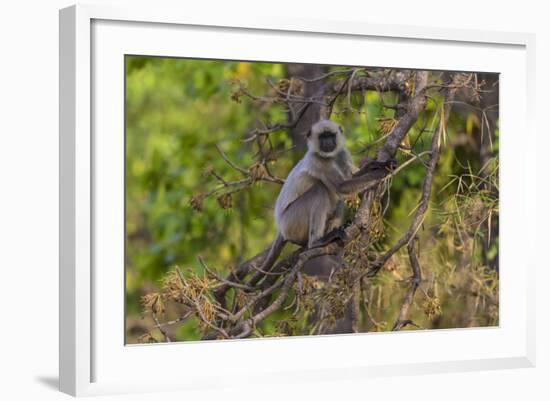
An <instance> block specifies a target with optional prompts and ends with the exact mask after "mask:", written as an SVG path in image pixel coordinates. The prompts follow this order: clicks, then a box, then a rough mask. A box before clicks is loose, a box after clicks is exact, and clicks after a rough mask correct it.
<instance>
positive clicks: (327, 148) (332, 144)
mask: <svg viewBox="0 0 550 401" xmlns="http://www.w3.org/2000/svg"><path fill="white" fill-rule="evenodd" d="M319 149H321V152H324V153H330V152H332V151H333V150H334V149H336V134H335V133H334V132H332V131H324V132H323V133H322V134H320V135H319Z"/></svg>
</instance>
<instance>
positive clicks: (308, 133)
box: [306, 128, 311, 138]
mask: <svg viewBox="0 0 550 401" xmlns="http://www.w3.org/2000/svg"><path fill="white" fill-rule="evenodd" d="M310 136H311V128H310V129H308V130H307V132H306V138H309V137H310Z"/></svg>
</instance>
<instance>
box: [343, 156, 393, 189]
mask: <svg viewBox="0 0 550 401" xmlns="http://www.w3.org/2000/svg"><path fill="white" fill-rule="evenodd" d="M394 168H395V160H389V161H387V162H378V161H373V162H370V163H368V164H367V165H366V166H364V167H363V168H361V169H360V170H359V171H357V172H355V173H354V174H353V175H352V178H350V179H347V180H342V181H340V182H337V183H336V188H337V190H338V192H339V193H340V194H342V195H349V194H354V193H358V192H361V191H364V190H366V189H369V188H370V187H372V186H374V185H376V183H377V182H378V181H380V180H381V179H382V178H384V177H386V176H387V175H388V174H390V173H391V171H392V170H393V169H394Z"/></svg>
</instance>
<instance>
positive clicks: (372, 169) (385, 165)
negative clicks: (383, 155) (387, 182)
mask: <svg viewBox="0 0 550 401" xmlns="http://www.w3.org/2000/svg"><path fill="white" fill-rule="evenodd" d="M396 167H397V161H396V160H395V159H390V160H387V161H385V162H379V161H377V160H374V161H370V162H367V163H366V164H365V165H364V166H362V167H361V168H360V169H359V170H358V171H356V172H355V173H354V174H353V177H359V176H363V175H366V174H368V175H370V176H373V178H380V179H381V178H384V177H385V176H386V175H388V174H389V173H391V172H392V171H393V170H395V168H396Z"/></svg>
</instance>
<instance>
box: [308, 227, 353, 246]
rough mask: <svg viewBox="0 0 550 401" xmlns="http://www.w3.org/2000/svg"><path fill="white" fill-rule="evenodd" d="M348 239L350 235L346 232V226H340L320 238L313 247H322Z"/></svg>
mask: <svg viewBox="0 0 550 401" xmlns="http://www.w3.org/2000/svg"><path fill="white" fill-rule="evenodd" d="M347 239H348V236H347V234H346V229H345V227H338V228H335V229H334V230H332V231H330V232H328V233H327V234H325V235H324V236H322V237H321V238H319V239H318V240H317V241H315V242H314V243H313V244H312V246H311V248H321V247H323V246H326V245H328V244H330V243H331V242H335V241H338V242H341V243H343V242H345V241H346V240H347Z"/></svg>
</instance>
